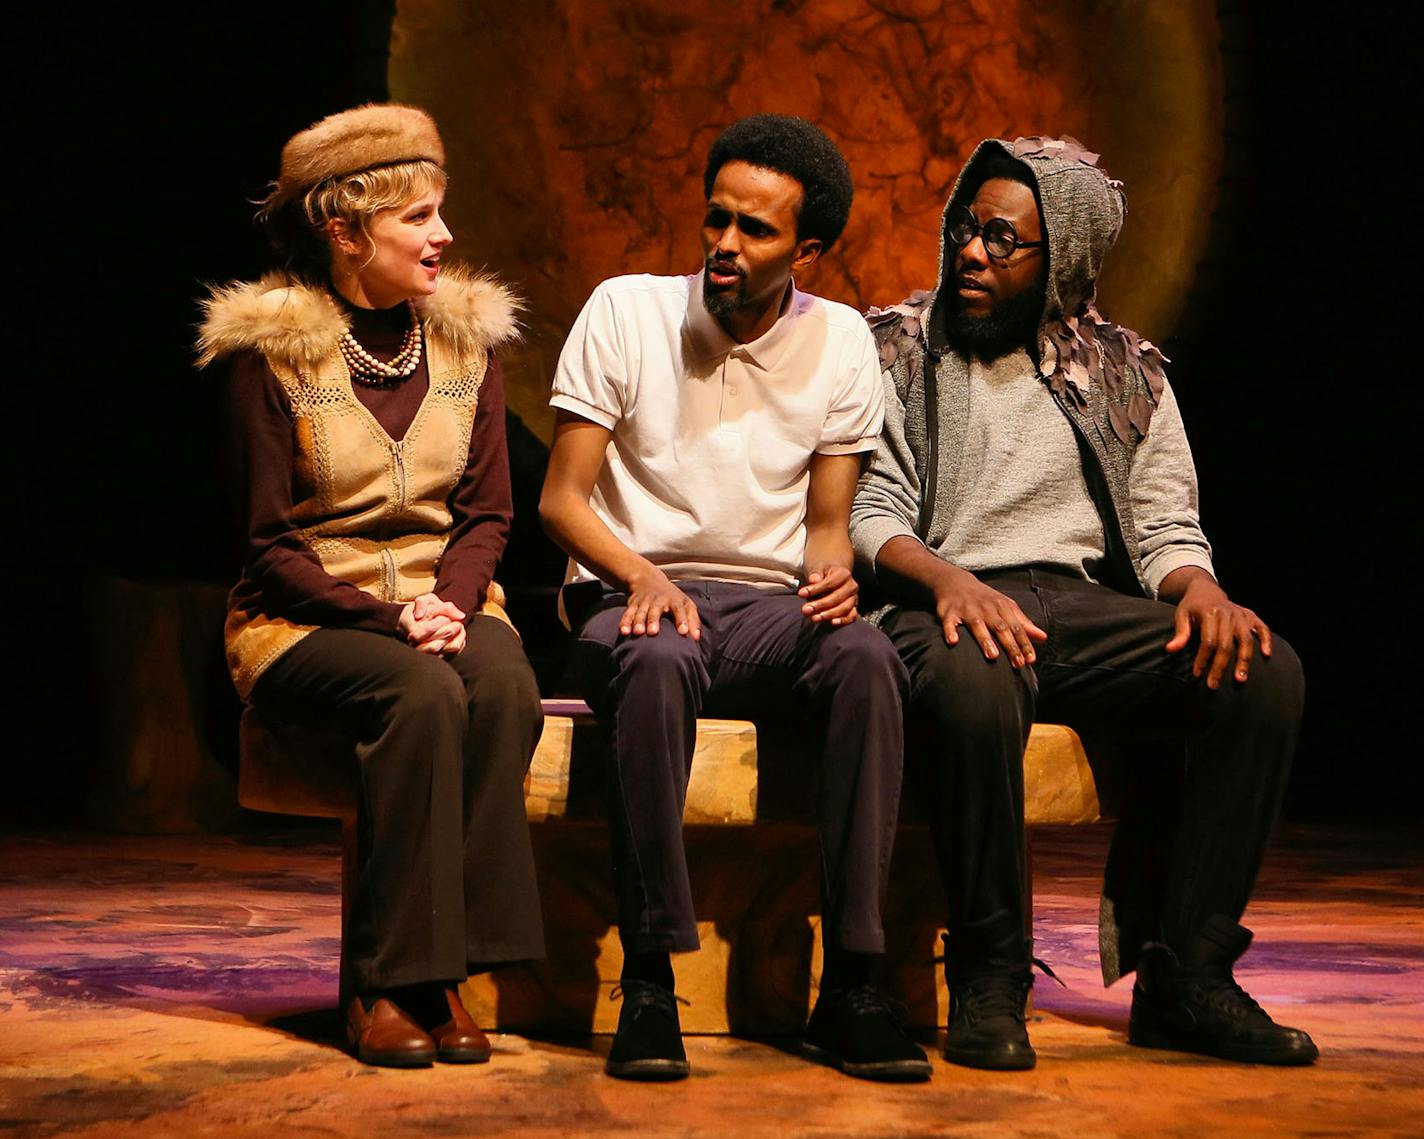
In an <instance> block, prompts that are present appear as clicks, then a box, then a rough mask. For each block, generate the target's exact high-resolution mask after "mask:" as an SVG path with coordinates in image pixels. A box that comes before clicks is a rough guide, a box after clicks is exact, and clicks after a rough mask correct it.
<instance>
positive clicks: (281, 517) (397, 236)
mask: <svg viewBox="0 0 1424 1139" xmlns="http://www.w3.org/2000/svg"><path fill="white" fill-rule="evenodd" d="M443 162H444V149H443V147H442V145H441V142H440V136H439V134H438V133H437V132H436V129H435V124H434V123H433V122H432V121H431V119H430V117H429V116H428V115H426V114H425V113H424V112H423V111H420V110H417V109H416V108H414V107H403V106H396V105H382V106H366V107H360V108H357V109H355V110H351V111H345V112H342V113H341V114H337V115H332V116H330V117H329V118H326V119H323V120H322V121H321V122H319V123H317V124H316V125H314V126H312V127H311V128H309V129H308V130H305V131H302V132H301V133H300V134H298V135H296V136H295V137H293V138H292V139H291V140H290V141H289V142H288V143H287V145H286V146H285V148H284V149H283V151H282V170H281V176H280V177H279V179H278V180H277V183H276V187H275V189H274V190H273V192H272V193H271V195H270V196H269V197H268V199H267V201H266V202H264V203H263V207H262V211H261V213H260V214H259V217H260V218H262V220H263V221H264V222H265V223H266V225H267V228H268V230H269V232H270V234H271V236H272V238H273V246H274V248H275V250H276V252H277V255H278V258H279V264H280V267H279V268H278V270H277V271H276V272H274V273H272V274H270V275H269V276H267V277H264V278H263V279H262V280H261V281H259V282H257V283H256V284H236V285H232V286H229V287H227V288H222V289H217V290H215V291H214V292H213V294H212V295H211V296H210V297H209V298H208V300H207V301H206V302H205V311H206V319H205V321H204V323H203V325H202V332H201V336H200V340H199V349H200V356H201V361H202V363H203V364H205V365H206V364H208V363H211V362H212V361H214V360H219V359H221V360H222V361H224V363H225V364H226V366H227V369H228V373H229V380H230V392H231V408H232V423H233V430H234V434H235V440H234V441H235V447H234V453H235V454H236V456H237V460H236V462H237V467H238V471H237V474H238V486H239V489H240V492H241V495H242V500H241V501H242V507H243V511H244V514H245V522H246V557H245V565H244V572H243V577H242V580H241V581H240V582H239V583H238V585H237V587H236V588H235V589H234V590H233V592H232V596H231V599H230V602H229V612H228V619H227V626H226V631H225V633H226V646H227V655H228V663H229V666H230V668H231V670H232V675H233V678H234V680H235V682H236V684H237V688H238V691H239V692H240V693H241V694H242V696H243V697H244V699H246V700H249V701H250V702H251V703H252V704H253V705H254V706H255V707H256V708H257V709H258V710H259V711H261V712H262V713H264V714H265V715H266V716H268V717H269V718H274V719H280V720H282V721H297V722H300V723H304V724H316V725H321V726H325V727H335V728H338V729H340V730H341V731H343V732H344V733H346V734H349V735H350V736H352V737H353V738H354V739H355V741H356V745H355V763H356V764H357V766H358V769H359V770H358V772H357V775H358V778H357V783H358V785H359V788H360V791H359V818H358V828H359V834H360V840H359V851H358V855H357V884H356V887H355V891H354V895H353V897H352V901H351V910H350V913H349V915H348V918H347V921H346V923H345V934H344V937H343V941H342V946H341V953H342V977H343V993H344V995H349V999H348V1001H347V1007H346V1017H347V1034H348V1039H349V1040H350V1042H351V1046H352V1048H353V1050H354V1052H355V1054H356V1055H357V1056H358V1057H359V1058H360V1059H362V1060H364V1061H365V1062H367V1063H370V1064H382V1065H388V1066H392V1067H418V1066H424V1065H427V1064H429V1063H431V1062H432V1061H433V1060H442V1061H451V1062H474V1061H481V1060H485V1059H488V1057H489V1041H488V1040H487V1039H486V1038H485V1036H484V1035H483V1033H481V1032H480V1030H479V1028H478V1027H477V1026H476V1025H475V1024H474V1022H473V1021H472V1020H471V1018H470V1017H469V1015H468V1013H466V1011H465V1009H464V1007H463V1006H462V1005H461V1004H460V1001H459V998H458V996H457V994H456V989H455V986H456V985H457V984H458V983H459V982H460V981H461V980H463V979H464V978H465V976H466V975H467V974H468V973H470V972H475V971H479V970H483V969H488V968H491V967H493V966H495V965H498V964H501V963H505V962H509V961H517V960H523V959H527V958H532V957H539V956H542V954H543V930H542V926H541V922H540V916H539V902H538V897H537V893H536V884H535V880H534V864H533V857H532V853H531V850H530V843H529V828H528V823H527V821H526V817H525V811H524V794H523V779H524V774H525V771H526V770H527V768H528V765H529V760H530V756H531V755H532V754H533V751H534V747H535V744H536V743H537V742H538V739H539V732H540V727H541V723H542V716H541V712H540V707H539V695H538V691H537V689H536V687H535V683H534V676H533V673H532V671H531V669H530V667H529V663H528V661H527V660H526V658H525V656H524V652H523V649H522V648H521V647H520V643H519V638H518V637H517V636H516V635H515V633H514V630H513V628H512V627H511V626H510V625H509V623H508V620H507V618H505V616H504V612H503V610H502V609H501V608H500V607H499V605H498V604H497V601H498V599H499V598H500V593H499V590H498V586H496V585H495V584H494V583H493V574H494V568H495V564H496V562H498V560H499V557H500V555H501V553H502V552H503V550H504V544H505V540H506V537H507V535H508V530H509V520H510V510H511V506H510V485H509V469H508V461H507V456H506V450H505V437H504V393H503V385H502V381H501V375H500V369H499V363H498V360H497V358H496V356H495V349H496V348H498V347H499V346H500V345H502V344H505V343H508V342H510V341H511V340H512V339H513V338H514V337H515V335H516V329H517V322H516V312H517V308H516V302H515V300H514V298H513V297H512V296H511V295H510V293H509V292H508V291H507V290H506V289H505V288H504V287H503V286H502V285H500V284H498V283H497V282H495V281H493V280H491V279H489V278H485V277H476V276H471V275H468V274H466V273H464V272H462V271H461V270H459V269H457V268H455V267H454V266H451V265H449V264H448V263H446V262H445V259H444V255H445V251H446V248H447V247H448V246H449V245H450V242H451V240H452V239H451V236H450V231H449V230H448V229H446V227H445V223H444V221H443V220H442V219H441V216H440V206H441V202H442V200H443V197H444V191H445V173H444V170H443V169H442V164H443Z"/></svg>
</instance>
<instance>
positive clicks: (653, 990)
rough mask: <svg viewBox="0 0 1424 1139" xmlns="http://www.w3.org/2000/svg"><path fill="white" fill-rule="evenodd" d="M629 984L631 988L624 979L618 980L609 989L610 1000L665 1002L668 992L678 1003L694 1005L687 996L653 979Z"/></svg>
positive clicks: (688, 1005) (689, 1006)
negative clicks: (672, 990)
mask: <svg viewBox="0 0 1424 1139" xmlns="http://www.w3.org/2000/svg"><path fill="white" fill-rule="evenodd" d="M629 984H631V986H632V987H631V988H629V987H628V986H627V985H624V983H623V982H622V981H619V982H617V983H616V984H615V985H614V986H613V988H611V989H609V990H608V999H609V1000H610V1001H616V1000H619V999H624V1000H643V1001H646V1002H648V1003H650V1004H651V1003H654V1002H656V1003H658V1004H664V1003H665V996H664V995H665V994H666V996H667V997H671V998H672V999H673V1000H674V1001H676V1002H677V1003H678V1004H680V1005H686V1006H687V1007H688V1008H691V1007H692V1002H691V1001H690V1000H688V999H687V998H686V997H680V996H678V995H677V994H676V993H669V992H668V991H667V990H666V989H665V988H663V987H662V986H661V985H659V984H656V983H654V982H652V981H632V982H630V983H629Z"/></svg>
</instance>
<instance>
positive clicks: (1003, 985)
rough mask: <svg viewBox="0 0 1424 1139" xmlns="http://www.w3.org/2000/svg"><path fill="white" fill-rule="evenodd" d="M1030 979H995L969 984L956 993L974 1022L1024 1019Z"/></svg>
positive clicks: (1005, 977) (1027, 977)
mask: <svg viewBox="0 0 1424 1139" xmlns="http://www.w3.org/2000/svg"><path fill="white" fill-rule="evenodd" d="M1032 983H1033V981H1032V978H1031V977H1030V976H1027V975H1025V976H1022V977H1017V976H1002V975H1000V976H992V977H983V978H980V979H978V980H975V981H969V982H967V983H965V984H964V985H962V986H959V987H958V988H957V989H956V990H955V994H954V995H955V998H956V999H957V1000H958V1002H959V1005H960V1007H961V1009H962V1010H963V1012H964V1013H965V1014H967V1015H969V1016H970V1017H971V1018H978V1019H987V1018H989V1017H995V1016H1011V1017H1016V1018H1020V1019H1022V1017H1023V1014H1024V1000H1025V998H1026V997H1027V995H1028V988H1029V986H1030V985H1031V984H1032Z"/></svg>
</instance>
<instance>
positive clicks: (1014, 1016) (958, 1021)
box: [944, 969, 1038, 1072]
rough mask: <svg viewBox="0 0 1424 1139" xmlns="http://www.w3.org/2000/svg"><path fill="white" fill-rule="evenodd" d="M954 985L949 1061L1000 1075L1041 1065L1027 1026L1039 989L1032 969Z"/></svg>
mask: <svg viewBox="0 0 1424 1139" xmlns="http://www.w3.org/2000/svg"><path fill="white" fill-rule="evenodd" d="M953 984H954V988H953V989H952V990H951V992H950V994H949V1034H948V1036H947V1037H946V1038H945V1042H944V1058H945V1059H946V1060H948V1061H949V1062H950V1063H951V1064H962V1065H963V1066H964V1067H966V1068H987V1069H989V1070H991V1071H996V1072H1022V1071H1026V1070H1027V1069H1029V1068H1032V1067H1033V1066H1034V1065H1035V1064H1037V1063H1038V1057H1037V1055H1035V1054H1034V1051H1033V1045H1032V1044H1030V1043H1029V1042H1028V1028H1027V1026H1026V1025H1025V1023H1024V1006H1025V1005H1026V1003H1027V1001H1028V991H1029V989H1030V988H1031V987H1032V985H1033V975H1032V974H1031V973H1029V971H1028V970H1027V969H1021V970H1014V971H1004V972H995V973H988V974H984V975H982V976H978V977H972V978H970V977H966V978H963V979H955V980H954V982H953Z"/></svg>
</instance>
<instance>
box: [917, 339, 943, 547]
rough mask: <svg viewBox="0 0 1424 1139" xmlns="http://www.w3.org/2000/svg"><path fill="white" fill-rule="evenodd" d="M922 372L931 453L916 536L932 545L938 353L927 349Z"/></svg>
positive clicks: (936, 483) (936, 469) (936, 474)
mask: <svg viewBox="0 0 1424 1139" xmlns="http://www.w3.org/2000/svg"><path fill="white" fill-rule="evenodd" d="M920 374H921V375H922V376H923V377H924V381H925V422H926V423H927V424H928V425H929V431H928V432H927V433H926V434H927V436H928V440H929V448H928V450H929V454H928V455H926V456H925V477H924V485H923V486H921V487H920V524H919V525H918V526H916V527H915V530H916V531H917V536H918V537H919V539H920V541H921V542H923V543H924V544H925V545H926V546H928V545H929V534H930V524H931V522H932V521H933V520H934V509H935V499H936V497H938V493H939V357H938V356H936V355H935V354H934V353H933V352H931V351H930V350H929V348H928V347H926V349H925V354H924V365H923V367H922V368H921V369H920Z"/></svg>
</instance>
